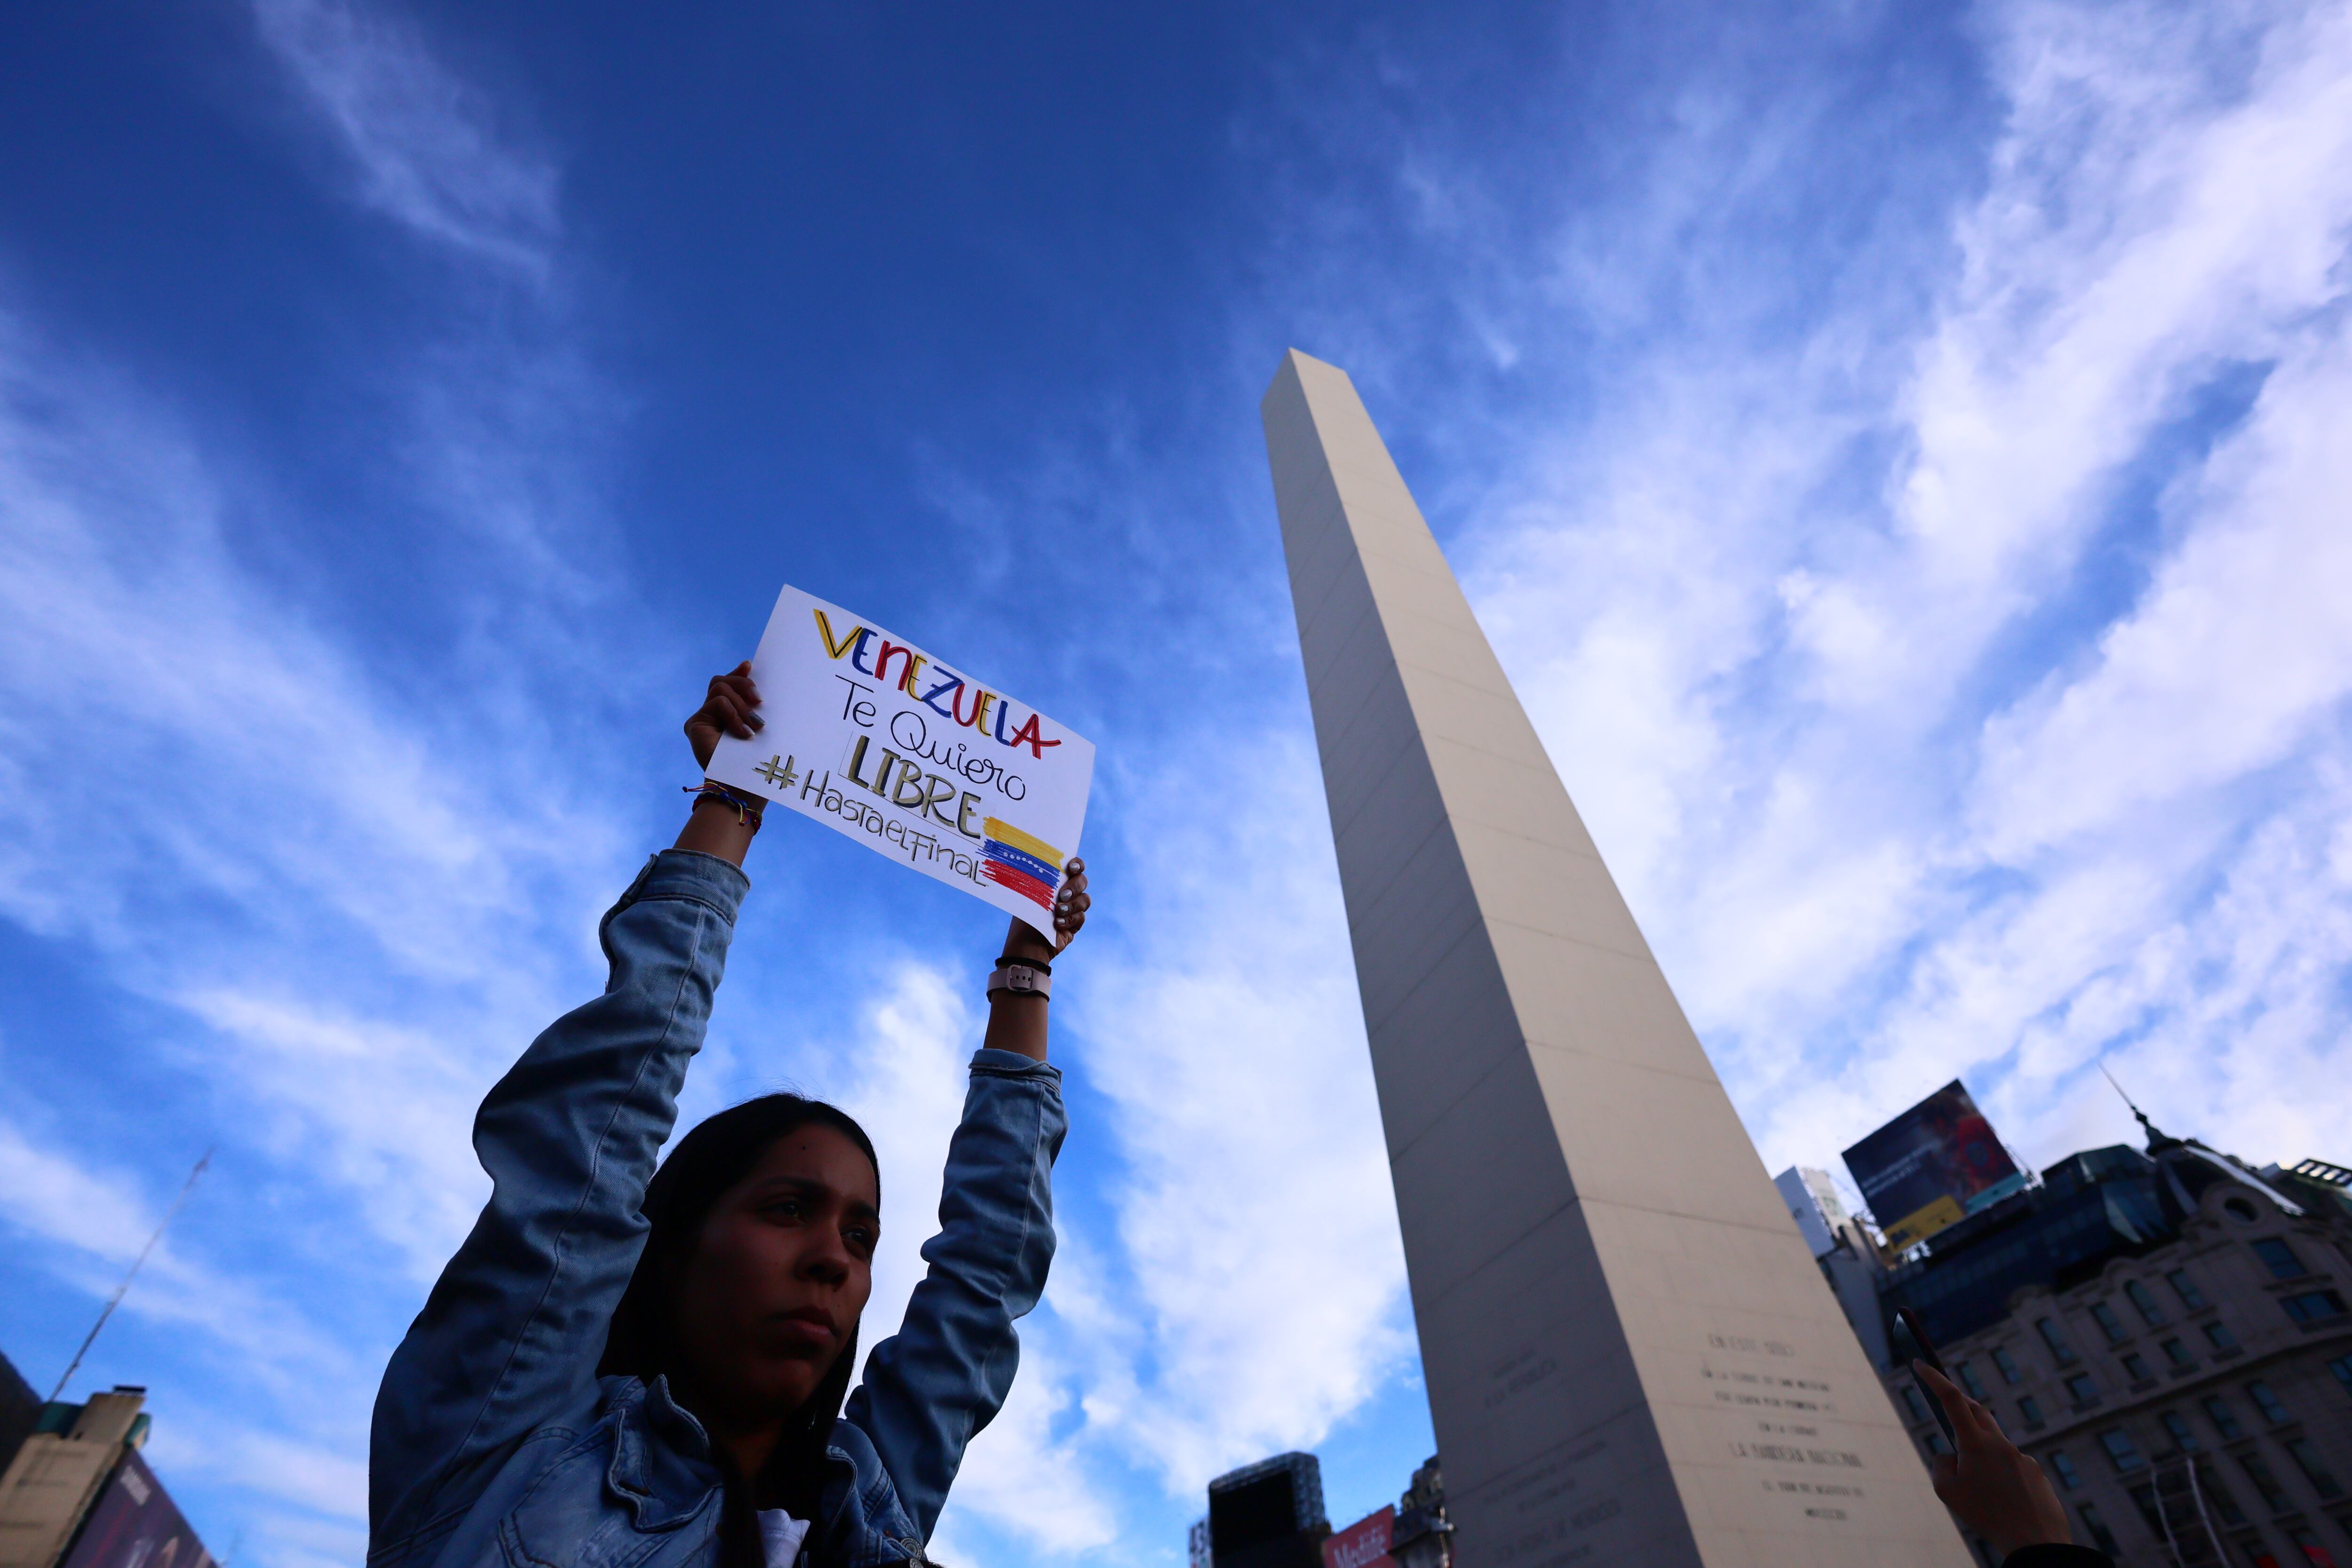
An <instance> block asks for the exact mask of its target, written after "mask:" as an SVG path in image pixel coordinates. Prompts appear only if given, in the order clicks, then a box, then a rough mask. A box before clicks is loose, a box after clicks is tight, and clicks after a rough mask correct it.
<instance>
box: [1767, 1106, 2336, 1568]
mask: <svg viewBox="0 0 2352 1568" xmlns="http://www.w3.org/2000/svg"><path fill="white" fill-rule="evenodd" d="M2135 1113H2136V1114H2137V1112H2135ZM2140 1121H2141V1123H2142V1125H2143V1126H2144V1127H2146V1128H2147V1147H2146V1149H2145V1150H2144V1151H2143V1150H2139V1149H2133V1148H2130V1147H2127V1146H2123V1145H2116V1146H2114V1147H2110V1148H2105V1149H2092V1150H2086V1151H2084V1152H2081V1153H2078V1154H2074V1155H2072V1156H2070V1157H2069V1158H2067V1159H2065V1160H2063V1161H2061V1162H2059V1163H2058V1164H2057V1165H2055V1166H2054V1167H2053V1168H2051V1169H2049V1170H2047V1171H2044V1172H2043V1173H2042V1176H2041V1180H2040V1181H2039V1182H2038V1183H2035V1184H2029V1185H2027V1186H2026V1187H2025V1188H2024V1189H2023V1190H2021V1191H2019V1192H2017V1193H2015V1194H2012V1195H2011V1196H2009V1197H2007V1198H2005V1199H2003V1200H2002V1201H2000V1203H1997V1204H1995V1205H1991V1206H1989V1207H1987V1208H1985V1209H1984V1210H1983V1211H1982V1212H1980V1213H1976V1214H1971V1215H1969V1216H1968V1217H1967V1218H1966V1219H1964V1220H1962V1221H1960V1222H1959V1223H1958V1224H1956V1225H1953V1226H1950V1227H1949V1228H1948V1229H1946V1230H1943V1231H1941V1232H1939V1233H1937V1235H1936V1236H1935V1237H1933V1238H1932V1239H1931V1240H1929V1241H1928V1242H1927V1243H1926V1244H1924V1245H1923V1246H1921V1247H1915V1248H1912V1249H1911V1250H1910V1251H1908V1252H1906V1254H1904V1255H1903V1256H1902V1257H1901V1258H1896V1259H1889V1258H1884V1257H1883V1256H1882V1255H1880V1254H1879V1252H1878V1251H1877V1248H1876V1246H1875V1242H1874V1237H1872V1236H1871V1235H1870V1234H1869V1233H1868V1232H1867V1231H1866V1230H1865V1229H1864V1227H1862V1226H1859V1225H1858V1224H1856V1223H1854V1222H1853V1221H1851V1220H1849V1219H1847V1218H1846V1217H1845V1216H1844V1215H1828V1214H1822V1213H1818V1212H1817V1213H1816V1214H1815V1215H1813V1216H1812V1217H1814V1218H1815V1219H1816V1220H1818V1221H1819V1222H1820V1223H1819V1224H1818V1225H1811V1226H1809V1225H1804V1224H1802V1223H1801V1226H1800V1228H1801V1229H1803V1230H1805V1231H1806V1232H1807V1234H1808V1235H1809V1236H1814V1237H1816V1239H1815V1251H1816V1256H1817V1258H1819V1260H1820V1262H1821V1264H1822V1272H1823V1274H1824V1275H1825V1276H1826V1277H1827V1278H1828V1279H1830V1281H1831V1284H1832V1288H1833V1289H1836V1290H1837V1291H1838V1294H1839V1296H1840V1299H1841V1300H1842V1301H1843V1302H1844V1303H1845V1304H1846V1306H1847V1311H1848V1317H1849V1319H1850V1320H1851V1321H1854V1323H1855V1326H1856V1332H1857V1333H1859V1334H1860V1335H1861V1336H1862V1338H1863V1340H1864V1349H1865V1351H1867V1352H1869V1354H1870V1355H1871V1358H1872V1360H1873V1361H1874V1363H1876V1364H1877V1365H1878V1366H1879V1367H1880V1369H1881V1372H1882V1375H1883V1376H1884V1377H1885V1382H1886V1384H1887V1389H1888V1392H1889V1394H1890V1395H1891V1396H1892V1397H1893V1398H1894V1400H1895V1405H1896V1407H1897V1409H1898V1410H1900V1411H1901V1413H1902V1415H1903V1416H1904V1418H1905V1421H1906V1425H1907V1426H1908V1428H1909V1430H1910V1433H1911V1436H1912V1439H1913V1441H1914V1442H1915V1443H1916V1445H1917V1447H1918V1449H1919V1452H1920V1455H1921V1457H1922V1458H1923V1459H1926V1460H1929V1461H1932V1459H1933V1457H1934V1456H1935V1455H1936V1454H1937V1452H1939V1451H1942V1450H1943V1449H1944V1448H1945V1447H1946V1443H1945V1440H1944V1437H1943V1436H1942V1434H1941V1432H1940V1431H1939V1430H1938V1429H1937V1426H1936V1424H1935V1422H1934V1419H1933V1417H1932V1414H1931V1412H1930V1411H1929V1409H1928V1405H1927V1398H1928V1395H1927V1391H1926V1390H1924V1389H1922V1388H1920V1387H1919V1386H1917V1384H1916V1382H1915V1380H1914V1379H1913V1377H1912V1375H1911V1373H1910V1371H1909V1369H1908V1367H1906V1366H1897V1365H1894V1364H1893V1358H1892V1356H1891V1354H1890V1351H1889V1346H1888V1343H1887V1326H1888V1325H1889V1324H1891V1322H1892V1321H1893V1317H1894V1312H1895V1309H1897V1308H1903V1307H1908V1308H1910V1309H1911V1310H1913V1311H1915V1312H1916V1314H1917V1315H1918V1317H1919V1319H1920V1321H1922V1323H1923V1324H1924V1326H1925V1327H1926V1329H1927V1333H1928V1335H1929V1337H1930V1338H1931V1339H1932V1340H1933V1341H1934V1342H1936V1345H1937V1350H1938V1351H1939V1352H1940V1353H1941V1355H1942V1358H1943V1361H1944V1363H1945V1364H1946V1365H1947V1366H1948V1368H1949V1369H1950V1371H1951V1373H1952V1374H1953V1376H1954V1377H1955V1378H1956V1379H1957V1380H1958V1382H1959V1383H1960V1384H1962V1385H1963V1386H1965V1387H1966V1388H1967V1389H1968V1391H1969V1394H1971V1395H1972V1396H1974V1397H1975V1398H1977V1399H1979V1400H1980V1401H1982V1402H1983V1403H1984V1404H1985V1405H1987V1406H1989V1407H1990V1409H1991V1410H1992V1412H1993V1415H1994V1416H1995V1418H1996V1419H1998V1420H1999V1421H2000V1424H2001V1426H2002V1428H2003V1430H2005V1431H2006V1432H2007V1433H2008V1434H2009V1435H2010V1436H2011V1438H2012V1439H2013V1440H2014V1441H2016V1442H2017V1443H2018V1444H2019V1445H2020V1446H2021V1447H2023V1448H2024V1449H2025V1451H2026V1452H2027V1453H2029V1454H2031V1455H2032V1457H2033V1458H2035V1459H2036V1460H2037V1461H2038V1462H2040V1464H2041V1465H2042V1469H2043V1470H2044V1471H2045V1472H2046V1473H2047V1474H2048V1475H2049V1476H2050V1477H2051V1479H2052V1480H2053V1482H2055V1483H2056V1485H2057V1487H2058V1489H2059V1491H2060V1495H2061V1496H2062V1497H2063V1499H2064V1500H2065V1501H2066V1504H2067V1507H2068V1510H2069V1511H2070V1512H2071V1513H2072V1514H2073V1516H2074V1520H2075V1538H2076V1540H2077V1541H2079V1542H2083V1543H2084V1544H2086V1545H2096V1546H2098V1547H2100V1548H2101V1549H2102V1550H2104V1551H2106V1552H2109V1553H2110V1554H2112V1555H2114V1556H2115V1557H2116V1560H2117V1561H2118V1562H2119V1563H2126V1564H2137V1565H2142V1568H2159V1565H2162V1568H2213V1565H2219V1564H2229V1565H2231V1568H2337V1565H2339V1564H2344V1565H2347V1568H2352V1310H2347V1298H2352V1170H2347V1169H2346V1168H2344V1167H2342V1166H2338V1165H2333V1164H2329V1163H2323V1162H2319V1161H2305V1162H2304V1163H2302V1164H2300V1165H2297V1166H2295V1167H2294V1168H2293V1169H2291V1170H2282V1169H2280V1168H2279V1167H2277V1166H2274V1165H2273V1166H2265V1167H2263V1168H2261V1169H2256V1168H2253V1167H2252V1166H2250V1165H2248V1164H2247V1163H2244V1162H2243V1161H2241V1160H2239V1159H2237V1158H2235V1157H2233V1156H2231V1155H2228V1154H2223V1153H2221V1152H2217V1151H2215V1150H2213V1149H2210V1148H2208V1147H2207V1146H2206V1145H2204V1144H2203V1143H2200V1142H2197V1141H2196V1140H2194V1139H2179V1138H2173V1137H2169V1136H2168V1135H2166V1134H2165V1133H2163V1132H2161V1131H2158V1129H2157V1128H2156V1127H2155V1126H2154V1125H2153V1124H2151V1123H2149V1122H2148V1121H2147V1117H2146V1116H2144V1115H2142V1116H2141V1117H2140ZM1799 1174H1800V1175H1801V1173H1799ZM1802 1185H1803V1184H1802V1183H1801V1181H1799V1182H1791V1181H1788V1180H1784V1181H1783V1183H1782V1187H1783V1191H1784V1193H1797V1192H1799V1191H1801V1188H1802ZM1797 1202H1798V1199H1797V1198H1795V1197H1792V1198H1791V1204H1792V1207H1793V1206H1795V1205H1796V1204H1797ZM1803 1217H1805V1216H1803V1215H1801V1216H1800V1218H1801V1221H1802V1219H1803ZM1820 1237H1827V1239H1828V1245H1827V1246H1826V1247H1824V1246H1823V1245H1822V1240H1821V1239H1820ZM1858 1287H1860V1289H1858ZM1872 1296H1874V1297H1875V1301H1874V1303H1873V1302H1871V1301H1870V1300H1868V1298H1870V1297H1872ZM1873 1306H1874V1308H1875V1310H1872V1308H1873ZM1977 1544H1978V1547H1979V1554H1980V1555H1984V1556H1985V1557H1986V1558H1987V1560H1988V1561H1990V1552H1988V1551H1987V1550H1986V1549H1985V1548H1984V1546H1983V1544H1982V1543H1981V1542H1979V1543H1977Z"/></svg>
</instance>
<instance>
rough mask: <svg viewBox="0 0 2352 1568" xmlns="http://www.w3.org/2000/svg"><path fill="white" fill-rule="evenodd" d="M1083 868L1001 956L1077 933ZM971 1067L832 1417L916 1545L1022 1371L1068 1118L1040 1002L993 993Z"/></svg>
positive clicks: (1045, 953)
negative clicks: (968, 1449) (931, 1209)
mask: <svg viewBox="0 0 2352 1568" xmlns="http://www.w3.org/2000/svg"><path fill="white" fill-rule="evenodd" d="M1092 902H1093V900H1092V899H1091V898H1090V897H1089V896H1088V894H1087V876H1086V865H1085V863H1084V862H1083V861H1079V860H1072V861H1071V862H1070V864H1069V867H1068V875H1067V879H1066V881H1065V882H1064V883H1063V886H1062V889H1061V891H1060V893H1059V894H1058V895H1057V897H1056V900H1055V910H1054V922H1053V924H1054V934H1053V938H1052V940H1051V941H1050V942H1049V941H1048V940H1047V939H1046V938H1045V936H1044V935H1042V934H1041V933H1039V932H1038V931H1034V930H1033V929H1032V928H1031V927H1030V926H1028V925H1027V924H1026V923H1024V922H1023V921H1013V929H1012V931H1010V932H1008V933H1007V934H1006V937H1005V945H1004V947H1003V950H1002V951H1003V954H1004V955H1005V956H1006V957H1008V958H1014V959H1024V960H1027V961H1029V962H1030V963H1049V962H1051V961H1052V960H1053V959H1055V958H1058V957H1059V956H1060V955H1061V953H1062V952H1063V951H1064V950H1065V949H1066V948H1067V947H1068V946H1069V944H1070V941H1071V939H1072V938H1074V937H1076V935H1077V933H1078V928H1079V927H1081V926H1083V925H1084V924H1086V919H1087V909H1088V908H1089V907H1090V906H1091V904H1092ZM989 1003H990V1011H989V1019H988V1034H987V1036H986V1037H985V1041H984V1043H983V1045H982V1048H981V1050H980V1052H979V1054H978V1055H976V1056H974V1057H973V1058H972V1060H971V1088H970V1089H968V1090H967V1091H966V1092H965V1095H964V1102H963V1121H962V1123H961V1125H959V1126H958V1127H957V1128H956V1131H955V1137H954V1139H953V1140H952V1141H951V1142H950V1143H949V1145H948V1164H947V1175H946V1178H945V1180H944V1181H943V1183H942V1184H941V1186H940V1232H939V1234H938V1235H937V1236H934V1237H931V1239H930V1240H929V1241H927V1242H925V1243H924V1244H923V1261H924V1262H925V1263H926V1264H928V1265H929V1268H928V1270H927V1271H926V1272H925V1274H924V1276H923V1280H922V1283H921V1284H919V1285H917V1286H916V1287H915V1293H914V1295H913V1297H912V1298H911V1299H909V1300H908V1303H907V1318H906V1321H905V1323H904V1324H903V1325H902V1326H901V1327H900V1328H899V1330H898V1333H897V1334H895V1335H893V1336H892V1337H891V1338H889V1339H887V1340H884V1341H883V1342H881V1343H880V1344H878V1345H876V1346H875V1347H874V1352H873V1354H872V1355H870V1356H868V1357H867V1358H866V1379H865V1382H864V1383H862V1384H860V1385H859V1386H858V1389H857V1392H856V1393H855V1394H851V1395H850V1397H849V1405H848V1408H847V1410H845V1412H844V1415H845V1418H846V1419H847V1420H849V1421H850V1422H851V1423H853V1424H854V1425H856V1426H858V1427H859V1428H861V1429H862V1430H863V1431H864V1432H865V1433H866V1436H867V1437H868V1438H870V1439H871V1440H872V1441H873V1444H874V1447H875V1451H876V1453H877V1454H878V1455H879V1456H880V1458H881V1460H882V1465H883V1468H885V1469H886V1470H887V1471H888V1472H889V1474H890V1479H891V1482H892V1484H894V1485H895V1486H896V1487H897V1488H898V1500H899V1503H900V1504H901V1505H902V1506H903V1507H904V1508H905V1509H906V1510H907V1514H908V1518H909V1519H911V1520H912V1521H914V1524H915V1528H916V1529H917V1530H918V1531H920V1532H921V1533H922V1537H923V1539H924V1540H925V1541H929V1539H930V1538H931V1527H932V1526H933V1525H935V1524H936V1523H938V1522H939V1517H940V1508H941V1507H942V1506H943V1505H944V1504H945V1503H946V1501H947V1495H948V1488H949V1487H950V1485H951V1484H952V1483H953V1482H954V1480H955V1478H956V1471H957V1470H958V1469H959V1468H961V1466H962V1464H963V1451H964V1447H965V1445H966V1444H968V1443H970V1442H971V1436H972V1434H973V1433H975V1432H978V1431H979V1430H980V1429H981V1428H982V1427H983V1426H987V1425H988V1424H989V1422H991V1421H992V1420H994V1419H995V1417H996V1413H997V1411H999V1410H1000V1409H1002V1408H1003V1405H1004V1396H1005V1395H1006V1394H1008V1393H1010V1392H1011V1391H1012V1388H1013V1371H1014V1369H1015V1368H1016V1367H1017V1366H1019V1364H1020V1362H1021V1338H1020V1335H1019V1334H1018V1333H1017V1332H1015V1331H1014V1329H1013V1320H1015V1319H1016V1318H1020V1317H1024V1316H1025V1315H1026V1314H1027V1313H1028V1311H1029V1310H1030V1309H1031V1308H1033V1307H1034V1306H1036V1304H1037V1299H1038V1297H1039V1296H1040V1295H1042V1294H1043V1293H1044V1291H1045V1271H1046V1268H1047V1267H1048V1266H1049V1265H1050V1264H1051V1263H1052V1262H1053V1260H1054V1180H1053V1177H1054V1157H1055V1155H1056V1154H1058V1153H1060V1152H1061V1149H1062V1136H1063V1134H1064V1133H1065V1132H1066V1131H1068V1129H1069V1119H1068V1117H1067V1115H1066V1113H1065V1111H1064V1110H1063V1108H1062V1075H1061V1073H1060V1071H1059V1070H1058V1069H1056V1068H1052V1067H1048V1066H1047V1065H1046V1064H1045V1017H1046V1012H1047V1008H1048V1005H1049V1004H1048V1002H1047V1000H1046V998H1045V996H1040V995H1035V994H1021V993H1017V992H1013V991H1011V990H1003V989H998V990H992V992H991V993H990V996H989Z"/></svg>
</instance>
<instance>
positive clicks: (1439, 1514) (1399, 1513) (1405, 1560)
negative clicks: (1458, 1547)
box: [1323, 1454, 1454, 1568]
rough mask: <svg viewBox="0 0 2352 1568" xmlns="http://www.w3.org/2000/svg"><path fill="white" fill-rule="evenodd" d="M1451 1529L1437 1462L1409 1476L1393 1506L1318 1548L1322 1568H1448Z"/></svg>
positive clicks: (1451, 1556) (1337, 1533) (1434, 1459)
mask: <svg viewBox="0 0 2352 1568" xmlns="http://www.w3.org/2000/svg"><path fill="white" fill-rule="evenodd" d="M1453 1562H1454V1526H1453V1524H1452V1523H1451V1522H1450V1521H1448V1520H1447V1519H1446V1517H1445V1481H1444V1477H1443V1475H1442V1474H1441V1473H1440V1472H1439V1470H1438V1468H1437V1456H1436V1455H1434V1454H1432V1455H1431V1456H1430V1457H1429V1459H1428V1462H1427V1463H1425V1464H1423V1466H1422V1467H1421V1468H1419V1469H1417V1470H1415V1471H1413V1473H1412V1485H1411V1486H1409V1487H1407V1488H1405V1489H1404V1495H1403V1496H1402V1497H1400V1498H1398V1499H1397V1500H1396V1501H1395V1502H1394V1503H1392V1504H1389V1505H1386V1506H1384V1507H1381V1508H1380V1509H1378V1510H1375V1511H1373V1512H1371V1513H1368V1514H1366V1515H1365V1516H1364V1517H1363V1518H1361V1519H1360V1520H1358V1521H1356V1522H1355V1523H1353V1524H1351V1525H1349V1526H1348V1528H1347V1529H1345V1530H1335V1531H1332V1532H1331V1534H1330V1535H1329V1536H1328V1537H1327V1538H1325V1540H1324V1542H1323V1568H1452V1564H1453Z"/></svg>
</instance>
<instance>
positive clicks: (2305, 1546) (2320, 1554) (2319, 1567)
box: [2286, 1530, 2336, 1568]
mask: <svg viewBox="0 0 2352 1568" xmlns="http://www.w3.org/2000/svg"><path fill="white" fill-rule="evenodd" d="M2286 1538H2287V1539H2288V1540H2289V1541H2292V1542H2294V1549H2295V1550H2296V1551H2297V1552H2302V1553H2303V1561H2304V1563H2305V1568H2336V1559H2335V1558H2333V1557H2330V1556H2329V1555H2328V1554H2327V1548H2326V1547H2325V1546H2322V1545H2321V1544H2319V1537H2317V1536H2316V1535H2314V1534H2312V1533H2311V1531H2307V1530H2290V1531H2287V1532H2286Z"/></svg>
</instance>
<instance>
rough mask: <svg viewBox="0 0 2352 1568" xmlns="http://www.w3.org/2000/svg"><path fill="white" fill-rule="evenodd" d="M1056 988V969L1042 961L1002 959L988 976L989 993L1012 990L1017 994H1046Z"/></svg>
mask: <svg viewBox="0 0 2352 1568" xmlns="http://www.w3.org/2000/svg"><path fill="white" fill-rule="evenodd" d="M1053 990H1054V971H1053V970H1052V968H1051V967H1049V966H1048V965H1045V964H1042V963H1023V962H1021V961H1020V960H1019V959H1013V958H1008V959H1001V960H999V961H998V963H997V965H996V969H995V972H994V973H992V974H990V975H989V977H988V994H990V995H991V996H993V995H995V994H997V993H998V992H1000V991H1010V992H1012V993H1013V994H1014V995H1015V996H1046V995H1050V994H1052V993H1053Z"/></svg>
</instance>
